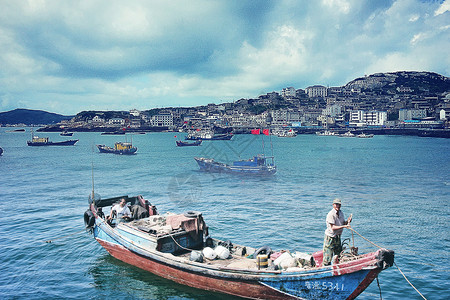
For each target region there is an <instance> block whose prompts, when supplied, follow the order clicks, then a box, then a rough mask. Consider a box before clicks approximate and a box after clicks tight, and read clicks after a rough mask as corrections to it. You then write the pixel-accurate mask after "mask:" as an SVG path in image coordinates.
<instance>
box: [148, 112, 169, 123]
mask: <svg viewBox="0 0 450 300" xmlns="http://www.w3.org/2000/svg"><path fill="white" fill-rule="evenodd" d="M151 124H152V126H156V127H171V126H173V116H172V114H171V113H169V112H160V113H159V114H157V115H154V116H153V117H152V120H151Z"/></svg>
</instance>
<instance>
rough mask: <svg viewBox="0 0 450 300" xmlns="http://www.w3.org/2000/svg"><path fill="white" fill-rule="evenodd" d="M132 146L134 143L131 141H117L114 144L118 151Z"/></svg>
mask: <svg viewBox="0 0 450 300" xmlns="http://www.w3.org/2000/svg"><path fill="white" fill-rule="evenodd" d="M131 148H133V145H131V143H122V142H117V143H115V144H114V150H118V151H123V150H130V149H131Z"/></svg>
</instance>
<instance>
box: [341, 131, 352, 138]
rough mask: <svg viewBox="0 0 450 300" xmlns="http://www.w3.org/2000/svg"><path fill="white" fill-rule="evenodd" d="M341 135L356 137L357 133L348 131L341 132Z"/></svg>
mask: <svg viewBox="0 0 450 300" xmlns="http://www.w3.org/2000/svg"><path fill="white" fill-rule="evenodd" d="M339 136H340V137H355V134H354V133H352V132H351V131H347V132H346V133H343V134H340V135H339Z"/></svg>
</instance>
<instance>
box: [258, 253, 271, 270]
mask: <svg viewBox="0 0 450 300" xmlns="http://www.w3.org/2000/svg"><path fill="white" fill-rule="evenodd" d="M256 265H257V266H258V269H260V268H267V266H268V255H267V254H258V255H257V256H256Z"/></svg>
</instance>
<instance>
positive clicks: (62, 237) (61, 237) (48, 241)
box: [44, 229, 85, 243]
mask: <svg viewBox="0 0 450 300" xmlns="http://www.w3.org/2000/svg"><path fill="white" fill-rule="evenodd" d="M82 232H85V230H84V229H83V230H82V231H77V232H74V233H71V234H68V235H64V236H60V237H58V238H56V239H53V240H47V241H44V242H45V243H51V242H53V241H56V240H59V239H64V238H66V237H69V236H72V235H75V234H79V233H82Z"/></svg>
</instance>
